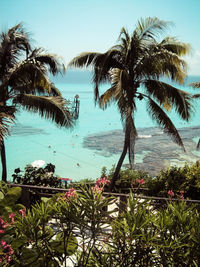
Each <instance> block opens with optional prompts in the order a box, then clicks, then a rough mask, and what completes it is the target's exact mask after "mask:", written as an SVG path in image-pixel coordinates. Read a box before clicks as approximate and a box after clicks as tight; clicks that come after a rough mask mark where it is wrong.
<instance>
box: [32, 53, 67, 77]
mask: <svg viewBox="0 0 200 267" xmlns="http://www.w3.org/2000/svg"><path fill="white" fill-rule="evenodd" d="M33 58H34V60H35V61H36V62H39V63H40V64H41V65H42V66H44V65H45V66H49V71H50V72H51V73H52V74H53V75H55V74H57V73H59V72H60V73H62V72H65V65H64V64H61V63H60V62H59V57H58V56H56V55H53V54H46V53H44V51H43V50H42V49H36V53H34V56H33Z"/></svg>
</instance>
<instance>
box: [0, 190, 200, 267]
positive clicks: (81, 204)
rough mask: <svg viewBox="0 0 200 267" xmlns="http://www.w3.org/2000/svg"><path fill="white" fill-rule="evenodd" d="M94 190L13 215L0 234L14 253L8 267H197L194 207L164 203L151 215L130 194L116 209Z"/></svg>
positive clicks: (146, 204) (198, 226)
mask: <svg viewBox="0 0 200 267" xmlns="http://www.w3.org/2000/svg"><path fill="white" fill-rule="evenodd" d="M80 189H81V190H80ZM94 189H95V187H88V186H86V185H85V186H83V185H81V186H80V188H79V190H80V191H79V192H76V191H74V189H72V188H71V189H69V191H68V192H67V193H65V194H56V195H54V196H53V197H52V198H50V199H48V200H47V199H45V201H43V202H40V203H37V204H35V205H33V206H32V207H31V209H30V210H28V211H27V212H26V214H19V213H17V215H16V216H15V223H13V224H10V225H9V227H8V229H6V233H5V234H4V235H3V236H2V234H0V238H1V240H5V241H6V242H7V243H9V244H10V245H11V247H12V249H13V250H14V253H13V254H12V260H11V261H10V262H9V265H8V266H22V267H23V266H28V265H29V266H30V267H34V266H38V267H40V266H41V267H43V266H71V265H73V266H87V267H93V266H97V267H102V266H104V267H121V266H122V267H123V266H126V267H132V266H135V267H140V266H144V267H145V266H146V267H149V266H152V267H160V266H183V267H186V266H189V267H190V266H191V267H192V266H200V260H199V259H200V213H199V210H198V208H196V207H195V206H194V205H190V206H189V205H188V204H187V203H186V202H185V201H184V200H180V201H178V202H172V201H171V200H170V199H169V201H166V203H165V205H163V207H164V208H163V209H160V210H157V209H154V207H153V206H152V204H151V201H150V200H149V201H145V200H141V199H137V197H136V196H135V195H134V194H133V193H130V195H129V198H128V202H127V206H126V205H125V203H124V208H123V210H119V208H120V206H119V205H118V203H117V201H116V199H114V198H112V197H108V196H107V197H104V196H103V194H102V191H98V190H94ZM8 190H9V188H4V192H6V193H7V192H8ZM9 195H14V193H13V192H11V193H10V192H9ZM16 195H18V194H17V193H16ZM113 204H115V208H114V207H113ZM108 206H109V209H106V207H108ZM111 206H112V208H111ZM113 208H114V209H113ZM119 211H120V212H119ZM0 252H1V248H0ZM0 257H1V254H0ZM0 266H4V265H1V264H0Z"/></svg>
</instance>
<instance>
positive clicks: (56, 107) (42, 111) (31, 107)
mask: <svg viewBox="0 0 200 267" xmlns="http://www.w3.org/2000/svg"><path fill="white" fill-rule="evenodd" d="M13 102H14V103H16V104H20V105H21V106H22V107H23V108H24V109H26V110H27V111H32V112H38V113H39V115H40V116H41V117H44V118H46V119H51V120H52V121H53V122H55V123H56V124H58V125H59V126H64V127H72V126H73V124H74V121H73V118H72V115H71V112H70V109H69V107H68V106H69V103H67V102H66V101H65V100H64V99H63V98H61V97H53V96H51V97H47V96H35V95H30V94H24V95H18V96H17V97H16V98H15V99H14V100H13ZM67 104H68V106H67Z"/></svg>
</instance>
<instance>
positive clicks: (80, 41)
mask: <svg viewBox="0 0 200 267" xmlns="http://www.w3.org/2000/svg"><path fill="white" fill-rule="evenodd" d="M199 14H200V0H0V31H1V32H2V31H6V30H8V29H9V28H11V27H13V26H14V25H16V24H18V23H19V22H22V23H23V24H24V27H25V29H26V31H28V32H29V33H30V35H31V37H32V39H33V44H34V46H36V47H43V48H45V50H47V51H48V52H50V53H53V54H57V55H59V56H62V58H63V60H64V62H65V64H66V65H67V64H68V63H69V61H70V60H71V59H72V58H73V57H75V56H77V55H78V54H80V53H81V52H85V51H87V52H88V51H95V52H105V51H106V50H107V49H109V48H110V47H112V46H113V45H115V44H116V42H117V38H118V36H119V33H120V30H121V28H122V27H125V28H127V29H128V30H129V32H130V33H131V32H132V31H133V30H134V28H135V26H136V24H137V21H138V20H139V19H140V18H146V17H158V18H159V19H162V20H166V21H170V22H173V26H172V27H170V28H169V29H168V30H167V31H166V32H165V35H169V36H175V37H176V38H177V39H179V40H180V41H182V42H186V43H189V44H190V45H191V47H192V52H191V54H190V55H189V56H187V58H186V61H187V63H188V74H189V75H199V76H200V15H199Z"/></svg>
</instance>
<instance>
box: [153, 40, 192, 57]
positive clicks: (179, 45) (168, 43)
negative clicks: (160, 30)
mask: <svg viewBox="0 0 200 267" xmlns="http://www.w3.org/2000/svg"><path fill="white" fill-rule="evenodd" d="M158 47H159V48H162V49H163V48H164V49H166V50H168V51H170V52H172V53H174V54H176V55H178V56H184V55H187V54H188V53H190V52H191V46H190V44H188V43H183V42H180V41H178V40H177V39H176V38H174V37H166V38H164V39H163V40H162V41H161V42H160V44H158Z"/></svg>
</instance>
